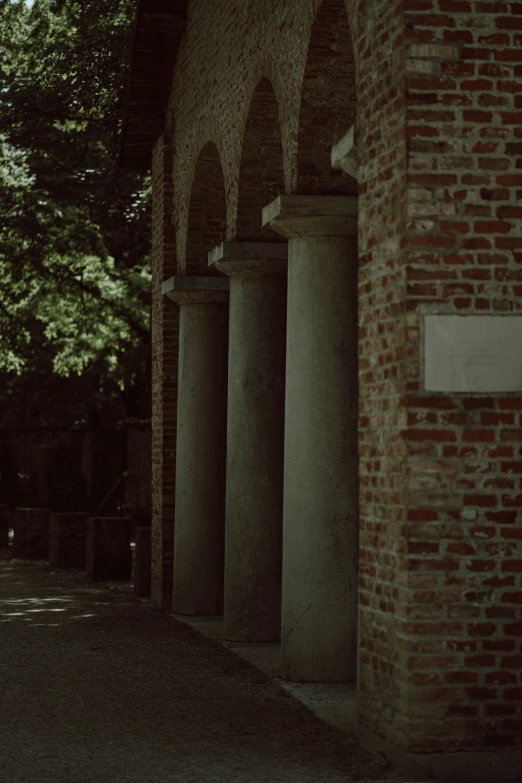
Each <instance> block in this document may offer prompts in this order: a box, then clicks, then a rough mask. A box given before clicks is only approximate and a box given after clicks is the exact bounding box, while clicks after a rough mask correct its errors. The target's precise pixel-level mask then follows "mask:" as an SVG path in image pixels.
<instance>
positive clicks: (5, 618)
mask: <svg viewBox="0 0 522 783" xmlns="http://www.w3.org/2000/svg"><path fill="white" fill-rule="evenodd" d="M0 671H1V672H2V675H1V679H0V705H1V706H0V725H1V727H2V728H1V743H0V770H1V779H2V781H4V782H5V783H18V782H19V781H20V783H30V782H32V781H35V783H36V781H38V783H47V782H49V783H50V781H53V783H62V781H63V783H143V782H144V781H153V782H154V783H163V781H183V783H191V782H192V781H194V783H204V782H205V781H216V782H218V781H221V780H223V781H233V782H234V783H236V781H237V782H238V783H239V782H240V781H241V782H243V781H245V783H246V782H247V781H260V782H261V781H266V783H279V782H281V783H283V782H284V781H299V783H321V782H322V781H352V780H359V781H363V780H364V781H370V780H371V781H376V780H392V779H394V780H396V779H397V778H396V777H395V776H394V775H393V774H392V773H391V770H390V769H389V767H388V765H387V763H386V762H385V761H384V760H382V759H380V758H377V757H373V756H370V755H368V754H367V753H365V752H364V751H362V750H360V749H359V748H358V746H357V741H356V738H355V737H354V736H353V735H350V734H345V733H341V732H338V731H336V730H335V729H333V728H331V727H329V726H326V725H325V724H324V723H323V722H322V721H320V720H319V719H318V718H316V717H315V716H314V715H313V714H312V713H310V712H309V711H308V710H307V709H306V708H305V707H303V706H302V705H301V704H299V703H298V702H296V701H295V700H294V699H293V698H292V697H291V696H290V695H288V694H287V693H285V692H284V691H283V690H281V688H279V687H278V686H277V684H276V683H275V682H274V681H273V680H271V679H270V678H269V677H267V676H266V675H265V674H263V673H261V672H260V671H259V670H258V669H256V668H254V667H253V666H251V665H250V664H249V663H247V662H246V661H243V660H241V659H240V658H238V657H237V656H236V655H234V653H232V652H231V651H229V650H227V649H225V648H224V647H222V646H221V645H219V644H218V643H217V642H215V641H213V640H211V639H208V638H206V637H203V636H201V635H200V634H198V633H197V632H196V631H194V630H192V629H190V628H188V627H187V626H186V625H183V624H181V623H179V622H177V621H176V620H174V619H172V617H170V616H168V615H165V614H164V613H162V612H161V611H160V610H159V609H158V608H156V607H155V605H154V604H152V603H151V602H149V601H143V600H139V599H137V598H136V597H135V596H134V594H133V592H132V588H131V586H130V585H129V584H128V583H126V584H121V585H117V584H109V585H99V584H98V585H92V584H91V583H88V582H87V581H86V578H85V576H84V575H83V573H81V572H73V571H66V572H57V571H54V572H53V571H52V570H51V569H50V567H49V566H48V565H46V564H45V563H27V562H16V561H7V560H3V561H2V562H0Z"/></svg>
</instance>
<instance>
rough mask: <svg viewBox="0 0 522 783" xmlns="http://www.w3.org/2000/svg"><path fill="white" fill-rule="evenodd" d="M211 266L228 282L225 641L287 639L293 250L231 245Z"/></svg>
mask: <svg viewBox="0 0 522 783" xmlns="http://www.w3.org/2000/svg"><path fill="white" fill-rule="evenodd" d="M209 263H210V264H211V265H212V266H215V267H216V268H217V269H219V271H220V272H224V273H225V274H226V275H228V276H229V277H230V329H229V364H228V423H227V480H226V485H227V492H226V517H225V520H226V521H225V594H224V621H223V631H224V636H225V638H226V639H231V640H235V641H248V642H267V641H276V640H278V639H279V638H280V634H281V545H282V523H283V443H284V397H285V377H284V376H285V334H286V269H287V245H286V242H285V243H284V244H279V243H277V244H276V243H261V242H226V243H225V244H223V245H220V246H219V247H217V248H215V249H214V250H213V251H212V252H211V253H209Z"/></svg>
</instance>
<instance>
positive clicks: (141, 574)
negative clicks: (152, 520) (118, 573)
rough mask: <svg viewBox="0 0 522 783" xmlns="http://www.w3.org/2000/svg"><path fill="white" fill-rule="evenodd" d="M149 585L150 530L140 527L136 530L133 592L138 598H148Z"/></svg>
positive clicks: (146, 527)
mask: <svg viewBox="0 0 522 783" xmlns="http://www.w3.org/2000/svg"><path fill="white" fill-rule="evenodd" d="M150 583H151V528H150V527H148V526H144V525H140V526H139V527H137V528H136V550H135V558H134V592H135V593H136V595H138V596H140V598H149V596H150Z"/></svg>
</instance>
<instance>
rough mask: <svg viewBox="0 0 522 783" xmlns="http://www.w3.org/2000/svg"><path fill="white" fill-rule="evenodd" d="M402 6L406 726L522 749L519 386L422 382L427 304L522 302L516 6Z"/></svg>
mask: <svg viewBox="0 0 522 783" xmlns="http://www.w3.org/2000/svg"><path fill="white" fill-rule="evenodd" d="M405 10H406V14H405V27H406V36H407V41H408V49H407V52H406V54H407V60H406V77H405V83H406V90H407V115H406V134H407V144H408V194H407V208H408V223H407V230H406V236H405V244H406V248H407V277H408V291H407V309H408V316H407V326H408V331H407V370H408V373H407V395H406V397H405V398H404V400H403V406H404V410H405V413H406V416H407V421H406V422H405V424H406V429H405V439H406V444H407V449H408V509H407V519H406V521H405V523H404V527H403V530H402V538H403V541H402V542H401V558H400V569H401V570H402V571H403V572H407V573H408V580H407V584H404V580H402V585H401V590H400V594H399V602H398V607H397V615H398V616H399V617H400V621H399V625H398V628H397V634H398V639H399V640H400V642H401V649H400V653H399V656H398V660H397V668H396V676H397V677H398V678H399V679H400V682H401V689H402V690H403V691H404V692H405V694H407V698H406V699H405V700H404V703H405V704H407V708H405V709H404V710H403V714H402V717H403V721H404V723H403V726H404V731H405V732H406V733H407V735H408V737H409V740H408V741H409V744H410V745H411V746H412V747H413V748H417V749H426V748H428V747H429V748H431V749H434V750H439V749H448V748H480V749H484V748H498V747H513V746H516V745H518V746H520V744H521V741H522V654H521V653H522V647H521V643H522V622H521V620H522V614H521V607H522V582H521V574H522V551H521V547H522V545H521V541H522V526H521V522H522V514H521V508H522V493H521V491H520V490H521V483H520V481H521V479H520V477H521V471H522V465H521V463H520V457H521V443H522V428H521V424H522V422H521V418H520V416H521V413H520V411H522V398H521V396H520V395H502V394H495V395H484V396H482V397H477V396H476V395H475V396H467V395H462V394H459V395H432V394H426V393H424V392H423V391H422V389H421V386H420V383H419V368H420V359H419V342H420V341H419V327H420V320H421V314H422V313H423V312H430V311H438V312H453V313H475V314H477V313H509V312H519V311H520V309H521V305H522V296H521V295H522V266H521V263H522V253H521V250H522V232H521V223H520V218H521V217H522V208H521V207H520V199H521V196H522V46H521V44H522V3H520V2H479V1H478V0H477V1H474V2H468V1H467V0H458V2H457V1H456V0H455V1H450V0H437V1H435V0H429V1H428V0H417V1H416V2H414V0H409V2H406V3H405ZM419 718H420V720H419ZM427 737H428V738H429V740H427V739H426V738H427Z"/></svg>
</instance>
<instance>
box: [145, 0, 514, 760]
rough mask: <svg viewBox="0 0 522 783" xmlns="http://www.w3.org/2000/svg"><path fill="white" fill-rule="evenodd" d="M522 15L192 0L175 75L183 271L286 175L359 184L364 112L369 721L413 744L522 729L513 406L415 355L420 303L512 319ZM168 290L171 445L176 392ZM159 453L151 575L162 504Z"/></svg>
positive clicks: (498, 741)
mask: <svg viewBox="0 0 522 783" xmlns="http://www.w3.org/2000/svg"><path fill="white" fill-rule="evenodd" d="M314 16H316V21H315V23H314ZM521 20H522V4H521V3H520V2H509V1H508V0H506V1H505V2H479V1H478V0H347V2H346V3H343V2H342V1H341V0H324V1H323V2H322V3H321V2H320V1H319V0H306V1H305V0H277V2H276V0H269V1H268V2H264V3H245V2H243V0H228V2H225V3H215V2H213V0H191V2H190V4H189V6H188V26H187V31H186V35H185V38H184V42H183V43H182V46H181V49H180V52H179V56H178V61H177V65H176V70H175V73H174V78H173V89H172V94H171V100H170V106H169V113H168V124H167V130H168V133H169V134H171V135H172V139H173V142H172V143H173V160H172V172H173V179H172V180H170V179H168V178H167V179H168V183H169V185H168V187H169V188H170V187H171V186H173V191H172V193H173V201H174V204H175V207H174V213H175V228H176V231H175V243H176V248H177V268H178V270H179V271H180V272H183V271H190V272H191V273H199V272H200V271H203V269H204V265H205V261H206V258H205V253H206V249H207V247H208V246H209V245H210V244H212V243H214V244H216V243H217V242H218V241H219V240H220V239H221V238H222V237H223V236H224V235H225V234H226V236H227V237H228V238H233V237H234V236H236V235H238V234H239V235H240V236H242V237H245V238H251V237H253V238H258V237H259V236H261V235H262V233H261V232H260V230H259V228H256V218H255V214H256V213H258V211H259V209H260V207H261V206H262V204H261V200H262V199H265V198H266V201H269V200H270V198H271V197H272V196H273V195H274V193H275V192H277V190H279V189H281V188H283V187H284V189H285V190H286V191H287V192H289V193H314V192H315V193H318V192H334V193H335V192H346V193H354V192H355V189H356V186H355V183H354V181H353V180H350V179H349V178H346V177H343V175H341V174H340V173H339V172H336V171H332V170H331V169H330V168H329V146H330V145H331V144H332V143H333V142H335V141H337V140H338V139H339V138H340V137H341V136H342V135H343V134H344V133H345V132H346V130H347V129H348V127H349V126H350V125H351V124H352V123H353V120H354V117H355V116H356V118H357V129H358V148H359V187H358V194H359V264H360V271H359V324H360V335H359V346H360V350H359V357H360V358H359V361H360V364H359V381H360V529H361V535H360V661H359V679H358V700H359V714H360V717H361V721H362V722H363V723H364V724H366V725H368V726H370V727H371V728H372V729H373V730H374V731H376V732H378V733H379V734H381V735H383V736H385V737H386V738H387V739H389V740H391V741H392V742H394V743H397V744H399V745H401V746H402V747H404V748H407V749H411V750H419V751H432V750H433V751H436V750H448V749H453V750H456V749H478V748H480V749H484V748H502V747H506V748H509V747H511V748H512V747H515V746H517V745H518V746H519V745H520V743H521V736H522V732H521V731H520V729H521V726H522V723H521V721H522V711H521V705H522V687H521V685H522V681H521V673H520V672H521V668H522V667H521V654H522V647H521V637H522V617H521V606H522V603H521V595H522V582H521V579H522V577H521V573H522V557H521V552H520V547H521V546H522V544H521V543H520V542H521V538H522V536H521V533H520V530H521V521H522V519H521V508H522V486H521V478H520V476H521V475H522V474H521V472H520V471H521V470H522V468H521V466H520V460H521V457H522V453H521V451H520V443H521V437H522V436H521V433H522V419H521V416H522V402H521V398H520V396H517V395H487V396H485V397H483V398H477V397H472V396H466V395H434V394H428V393H425V392H423V390H422V387H421V368H420V351H419V345H420V329H421V317H422V314H423V313H424V312H449V313H455V312H456V313H509V312H519V311H520V303H521V302H522V273H521V271H520V264H521V260H522V238H521V230H520V225H521V224H520V218H521V216H522V213H521V209H520V199H521V195H522V174H521V173H520V172H521V171H522V168H521V165H522V164H521V160H522V157H521V152H522V147H521V145H522V132H521V127H522V123H521V119H522V98H521V96H522V55H521V51H522V47H521V45H520V44H521V43H522V39H521V31H520V25H521ZM348 23H349V25H348ZM349 31H351V43H350V36H349ZM252 98H253V99H252ZM274 101H276V102H277V107H278V110H277V112H276V111H275V103H274ZM355 101H356V103H357V108H356V107H355ZM256 127H257V129H258V130H257V131H256ZM163 143H164V142H160V144H159V145H158V147H157V148H156V150H155V157H154V164H153V165H154V167H155V168H154V171H156V175H155V176H156V180H155V183H156V184H155V193H156V195H155V199H156V200H155V205H156V206H155V210H156V212H155V215H156V218H155V236H156V240H155V241H156V245H155V247H156V248H158V247H160V246H161V242H162V241H163V240H162V239H161V236H160V235H162V231H166V232H167V233H166V234H165V236H167V237H168V243H167V244H168V247H169V248H170V247H171V245H172V243H173V242H174V236H173V234H172V231H171V224H170V222H168V221H166V220H165V217H164V215H165V212H164V207H163V206H158V204H160V205H161V204H163V201H162V199H163V198H164V197H163V195H162V194H163V193H164V189H163V188H164V186H163V185H161V184H158V182H160V181H163V180H161V178H164V177H165V176H166V175H165V172H166V171H167V169H166V168H165V165H166V164H165V161H166V158H165V157H163V159H162V160H163V163H162V164H161V165H160V164H159V163H158V161H159V157H158V156H159V155H160V150H162V149H163V147H162V146H161V145H162V144H163ZM279 148H280V149H279ZM279 153H280V155H281V158H280V159H279V161H278V154H279ZM161 155H164V153H163V152H161ZM218 161H219V166H218V165H217V162H218ZM161 166H163V168H162V167H161ZM159 171H161V172H162V173H161V174H158V172H159ZM158 176H159V177H160V180H158V179H157V177H158ZM167 179H165V181H167ZM193 183H194V187H193ZM169 192H170V191H169ZM220 193H221V195H220ZM205 194H207V195H208V198H207V199H206V198H205ZM260 194H262V196H261V195H260ZM223 205H224V206H223ZM223 208H224V209H225V214H224V213H223ZM158 210H159V211H158ZM158 215H159V217H158ZM158 232H159V233H158ZM265 236H266V234H265ZM162 252H163V251H162ZM168 257H169V258H173V257H174V251H173V250H172V251H171V250H169V255H168ZM160 258H163V256H162V255H161V254H158V252H156V255H155V264H156V266H155V269H156V272H155V274H156V278H155V280H156V284H155V285H156V286H157V284H158V281H159V279H160V271H161V273H163V271H164V270H163V269H162V268H161V265H160V261H159V260H158V259H160ZM161 263H163V261H161ZM174 265H175V264H174V262H172V264H171V266H170V267H169V266H168V265H167V267H166V268H168V269H172V268H173V266H174ZM158 270H160V271H158ZM164 276H167V274H164ZM155 290H156V291H157V288H156V289H155ZM155 296H156V299H155V305H154V307H155V308H156V309H155V311H154V313H155V315H154V318H155V321H154V323H155V326H154V329H155V338H154V339H155V350H156V360H155V361H156V365H155V386H154V395H155V406H156V407H155V410H156V414H155V415H156V423H155V425H154V426H155V434H154V439H155V440H154V444H155V446H154V448H155V450H156V451H155V453H156V455H158V454H163V455H164V454H165V453H166V451H165V448H164V446H163V441H161V447H160V446H159V445H158V444H159V443H160V439H161V438H164V437H167V436H168V437H170V434H169V433H171V432H172V431H173V429H174V426H175V425H174V426H173V420H172V419H168V418H165V417H164V416H163V413H161V414H160V413H159V412H160V411H161V410H162V408H161V406H162V405H164V404H170V402H169V401H170V399H171V397H170V395H171V394H174V391H173V390H174V388H175V386H174V383H172V384H171V385H170V386H169V385H168V384H166V382H165V374H164V373H163V370H161V371H158V368H159V367H160V364H159V363H158V362H159V359H158V358H157V357H158V356H160V355H161V356H163V355H166V354H164V353H162V352H164V351H165V349H164V347H163V346H164V343H163V342H162V340H164V338H163V337H162V335H163V334H164V333H165V334H168V333H169V326H168V324H167V326H166V327H164V326H163V325H162V324H163V319H164V318H165V315H164V314H165V306H164V305H160V303H159V301H160V300H159V298H158V296H157V293H156V294H155ZM161 361H163V359H162V360H161ZM173 361H174V358H173V357H172V362H171V358H169V359H168V362H169V363H168V366H169V367H171V366H174V365H173ZM161 367H163V365H161ZM162 389H165V393H162ZM162 422H165V424H164V425H163V424H162ZM162 427H163V429H162ZM161 432H163V434H161ZM165 433H166V434H165ZM169 442H170V443H171V444H172V443H173V441H172V440H170V441H169ZM155 459H156V460H158V459H159V457H158V456H156V457H155ZM161 459H163V462H162V463H161V464H162V466H163V467H162V468H161V471H159V468H158V465H159V462H157V461H156V463H155V464H156V468H155V470H156V473H155V476H156V479H155V482H156V483H155V484H154V490H153V491H154V492H155V493H156V505H155V508H156V512H155V513H156V517H155V518H154V519H155V522H154V529H153V562H154V573H156V571H157V569H158V568H160V570H161V569H162V568H163V567H164V562H165V560H164V558H165V554H164V550H163V549H162V548H161V546H160V544H159V543H158V542H160V540H161V539H160V535H159V533H158V531H159V530H163V529H164V528H163V527H161V525H164V524H165V522H164V520H165V519H166V515H165V513H164V512H163V511H162V512H160V511H159V509H160V508H161V509H168V513H169V514H170V513H171V509H172V504H171V500H168V503H170V504H171V505H168V504H167V505H165V504H166V503H167V500H165V498H167V499H168V498H170V497H171V495H170V494H169V493H170V487H171V485H170V484H169V483H168V479H167V475H168V476H169V477H170V479H169V480H173V475H174V474H173V470H172V471H171V472H170V473H169V471H170V466H171V465H172V464H173V461H174V460H173V453H169V460H170V461H169V462H168V465H169V470H168V471H165V466H166V465H167V461H166V460H165V458H164V457H162V458H161ZM159 475H161V476H163V478H161V481H160V480H159V479H158V478H157V477H158V476H159ZM161 482H164V483H163V484H162V483H161ZM161 487H164V488H166V491H163V490H162V489H161ZM162 491H163V495H161V493H162ZM162 504H163V505H162ZM160 519H161V520H163V522H160V521H158V520H160ZM158 564H161V565H158ZM162 573H163V572H162ZM155 579H156V580H158V579H159V577H155V576H154V575H153V585H154V580H155ZM162 579H164V577H162ZM160 581H161V580H160ZM162 584H166V582H165V581H163V582H162ZM153 590H154V588H153Z"/></svg>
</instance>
